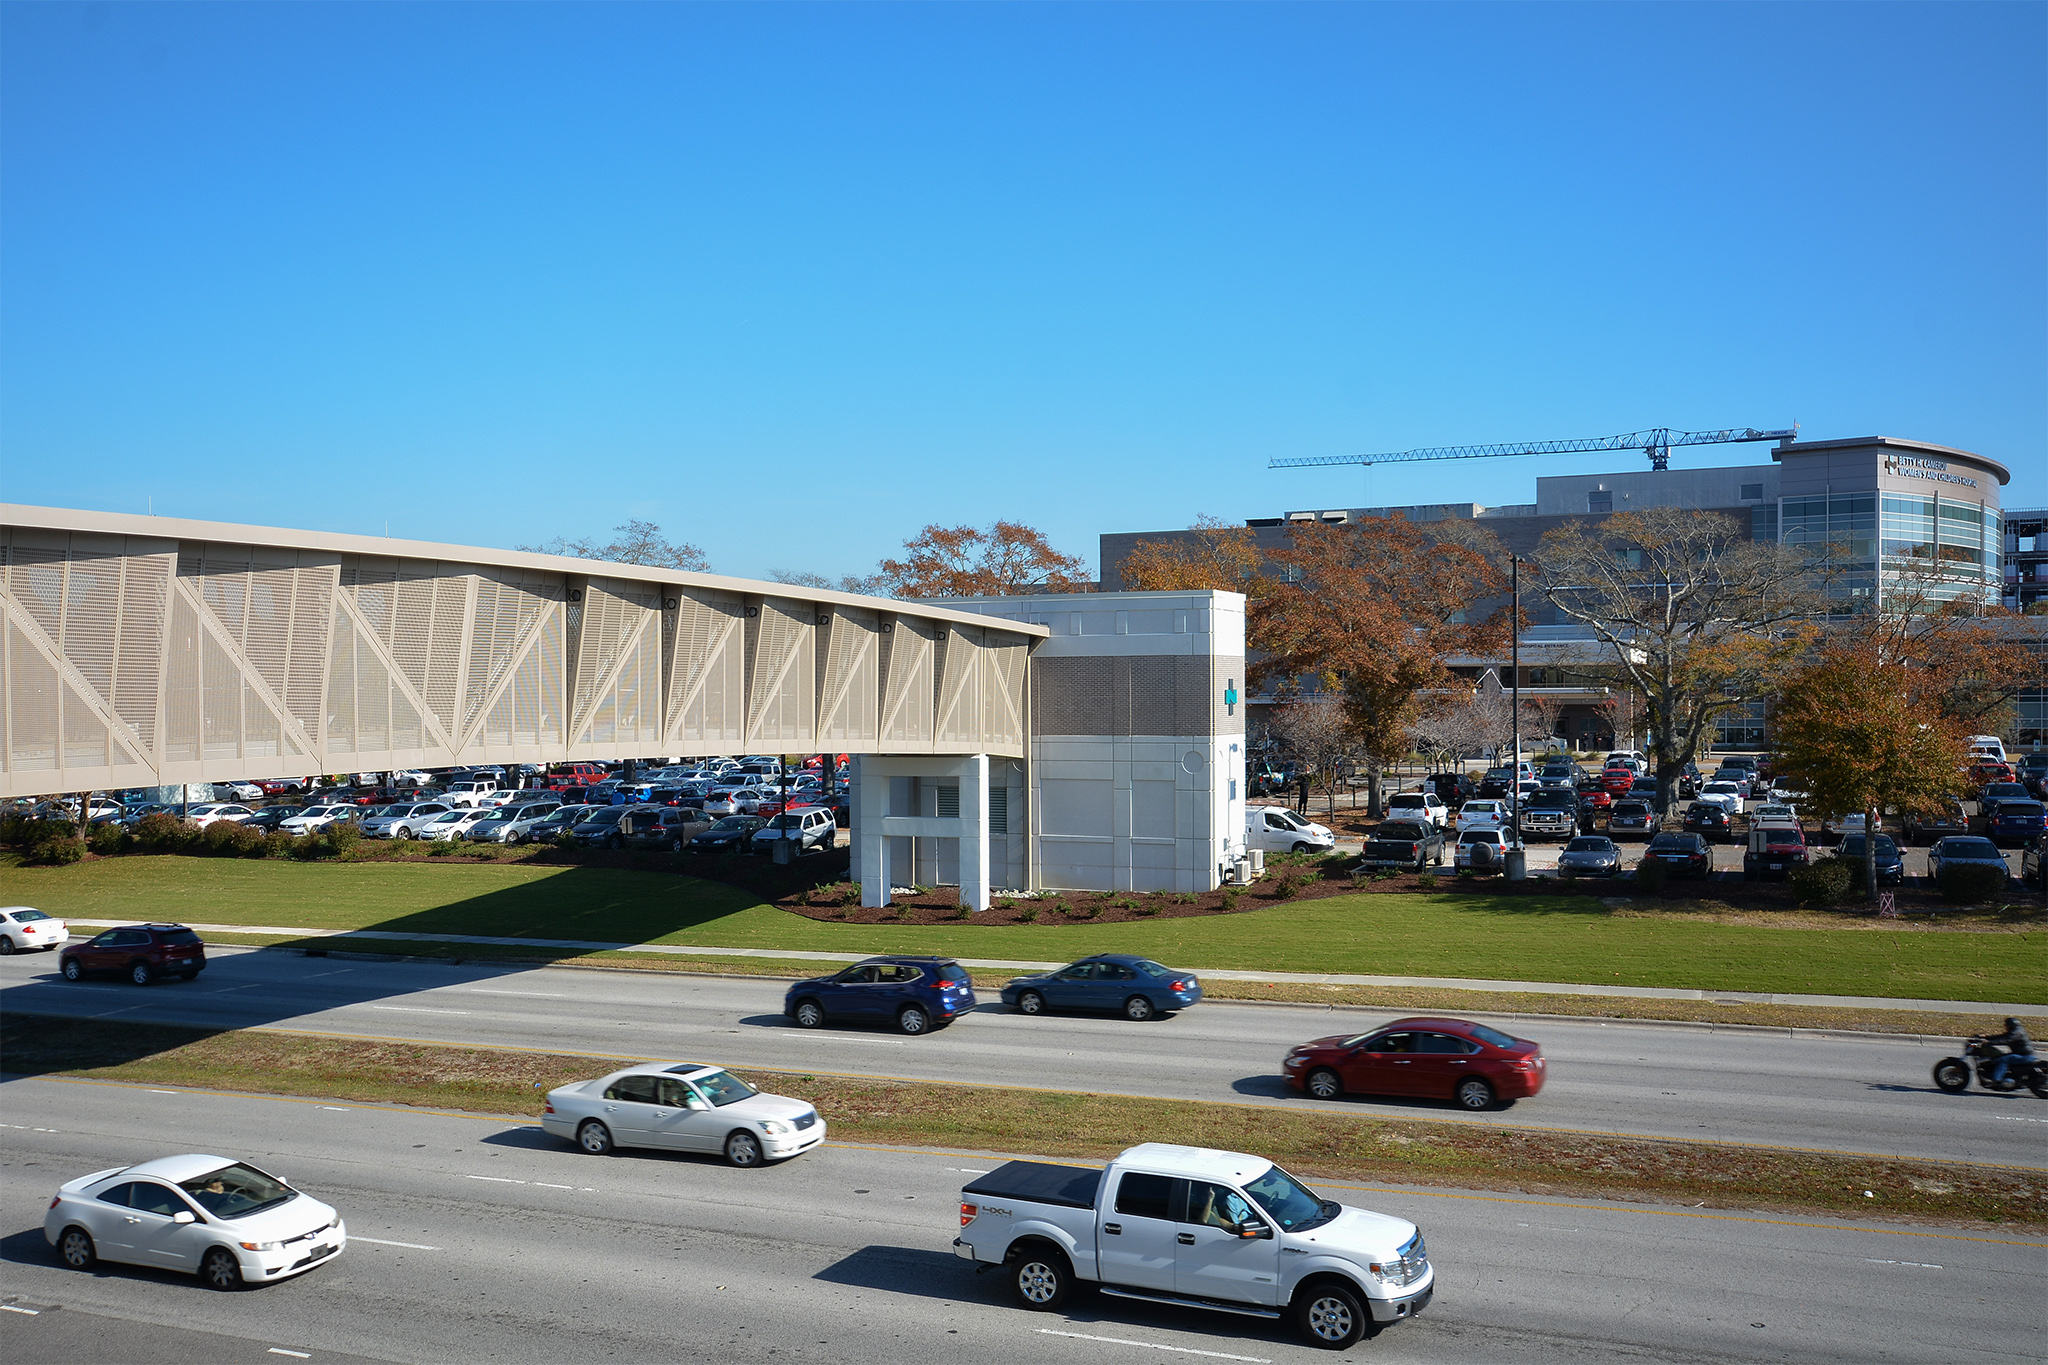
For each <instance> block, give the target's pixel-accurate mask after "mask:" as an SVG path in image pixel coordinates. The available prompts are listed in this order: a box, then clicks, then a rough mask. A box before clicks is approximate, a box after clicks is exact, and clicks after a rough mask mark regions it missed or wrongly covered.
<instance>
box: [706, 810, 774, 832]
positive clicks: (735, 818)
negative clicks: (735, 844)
mask: <svg viewBox="0 0 2048 1365" xmlns="http://www.w3.org/2000/svg"><path fill="white" fill-rule="evenodd" d="M760 827H761V817H759V816H758V815H728V816H726V817H725V818H724V819H723V820H720V821H719V822H718V823H717V824H715V825H713V826H712V827H711V828H710V829H709V830H706V831H705V832H706V833H707V834H716V833H718V832H719V831H720V830H724V831H725V832H726V833H728V834H730V833H733V832H735V831H737V830H743V829H759V828H760Z"/></svg>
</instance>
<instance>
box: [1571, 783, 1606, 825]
mask: <svg viewBox="0 0 2048 1365" xmlns="http://www.w3.org/2000/svg"><path fill="white" fill-rule="evenodd" d="M1613 809H1614V797H1613V796H1611V795H1609V794H1608V791H1607V788H1605V787H1602V786H1600V785H1598V783H1597V781H1596V782H1595V784H1594V785H1593V786H1591V787H1588V788H1587V789H1586V790H1584V791H1582V792H1580V793H1579V814H1580V818H1581V819H1584V818H1585V817H1586V816H1588V815H1591V816H1596V817H1597V816H1601V815H1605V814H1607V812H1609V811H1611V810H1613Z"/></svg>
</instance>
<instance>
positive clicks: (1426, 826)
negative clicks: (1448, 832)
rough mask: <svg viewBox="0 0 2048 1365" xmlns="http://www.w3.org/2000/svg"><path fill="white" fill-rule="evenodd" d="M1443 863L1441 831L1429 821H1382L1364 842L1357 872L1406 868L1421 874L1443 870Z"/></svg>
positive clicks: (1442, 836)
mask: <svg viewBox="0 0 2048 1365" xmlns="http://www.w3.org/2000/svg"><path fill="white" fill-rule="evenodd" d="M1443 862H1444V833H1443V831H1442V830H1441V829H1438V828H1437V827H1436V826H1435V825H1433V824H1431V823H1430V822H1429V821H1427V820H1382V821H1381V822H1380V823H1379V825H1378V826H1377V827H1375V828H1374V830H1373V832H1372V835H1371V837H1370V838H1368V839H1367V840H1366V841H1365V848H1364V850H1363V852H1362V854H1361V856H1360V857H1359V860H1358V870H1359V871H1362V872H1363V871H1373V870H1376V869H1379V868H1407V869H1409V870H1411V871H1415V872H1420V871H1422V870H1423V869H1424V868H1425V867H1442V866H1443Z"/></svg>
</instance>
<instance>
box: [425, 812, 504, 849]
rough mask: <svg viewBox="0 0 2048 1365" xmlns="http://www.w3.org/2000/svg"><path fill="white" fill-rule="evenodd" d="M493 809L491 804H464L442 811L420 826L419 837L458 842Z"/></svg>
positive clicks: (435, 840) (434, 840)
mask: <svg viewBox="0 0 2048 1365" xmlns="http://www.w3.org/2000/svg"><path fill="white" fill-rule="evenodd" d="M494 809H495V807H491V806H465V807H461V808H459V809H456V810H451V811H444V812H443V813H442V814H440V815H437V816H435V817H434V818H433V819H431V820H429V821H427V823H426V824H424V825H422V826H420V828H419V831H418V833H419V837H420V838H422V839H427V840H431V841H432V842H435V843H447V842H450V841H454V842H456V843H460V842H461V841H462V836H463V835H465V834H467V833H468V832H469V831H470V830H471V829H473V828H474V827H475V826H476V824H477V822H478V821H480V820H482V819H484V818H485V817H486V816H488V815H490V814H491V812H492V810H494Z"/></svg>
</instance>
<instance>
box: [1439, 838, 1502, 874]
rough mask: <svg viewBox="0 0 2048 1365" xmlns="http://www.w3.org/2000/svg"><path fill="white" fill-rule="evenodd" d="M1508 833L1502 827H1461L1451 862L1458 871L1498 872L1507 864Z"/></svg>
mask: <svg viewBox="0 0 2048 1365" xmlns="http://www.w3.org/2000/svg"><path fill="white" fill-rule="evenodd" d="M1507 853H1508V835H1507V831H1506V830H1503V829H1462V830H1459V831H1458V847H1457V851H1456V853H1454V854H1453V855H1452V863H1453V865H1454V866H1455V867H1456V868H1457V869H1458V870H1459V871H1460V872H1498V871H1500V870H1501V869H1502V868H1504V867H1505V866H1506V865H1507Z"/></svg>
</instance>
